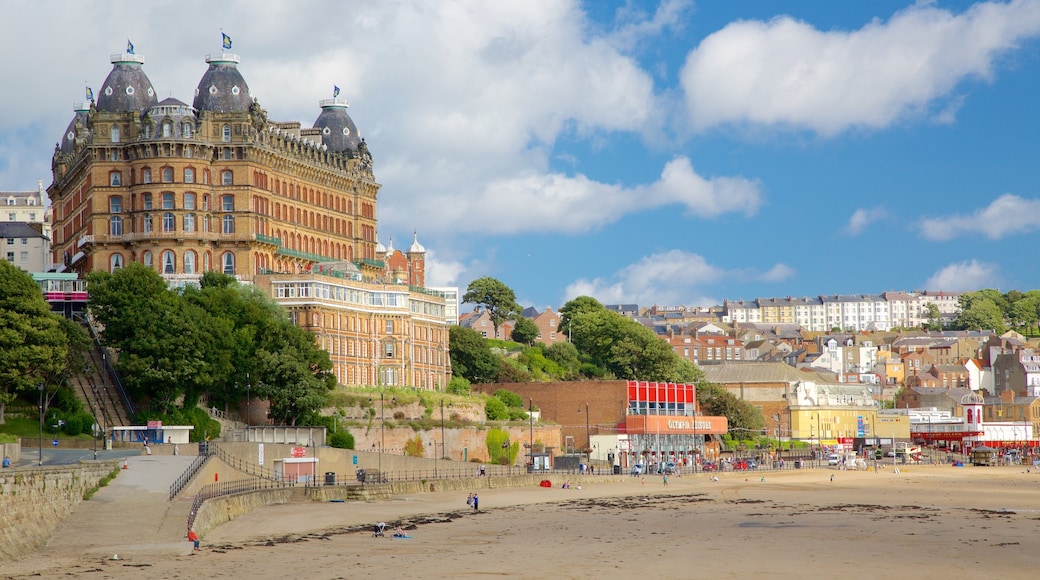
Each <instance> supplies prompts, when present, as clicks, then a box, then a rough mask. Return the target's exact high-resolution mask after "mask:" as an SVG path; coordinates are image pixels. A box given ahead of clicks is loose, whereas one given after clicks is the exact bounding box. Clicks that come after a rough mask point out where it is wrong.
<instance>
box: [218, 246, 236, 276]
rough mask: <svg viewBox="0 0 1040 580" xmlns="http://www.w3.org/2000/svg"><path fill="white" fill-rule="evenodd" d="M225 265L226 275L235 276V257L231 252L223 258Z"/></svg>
mask: <svg viewBox="0 0 1040 580" xmlns="http://www.w3.org/2000/svg"><path fill="white" fill-rule="evenodd" d="M221 262H222V263H223V268H224V273H225V274H228V275H231V276H233V275H234V274H235V255H234V254H232V253H231V252H226V253H225V254H224V255H223V256H222V257H221Z"/></svg>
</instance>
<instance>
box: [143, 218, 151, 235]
mask: <svg viewBox="0 0 1040 580" xmlns="http://www.w3.org/2000/svg"><path fill="white" fill-rule="evenodd" d="M141 225H142V228H141V231H143V232H144V233H146V234H150V233H152V214H150V213H146V214H144V218H143V219H142V220H141Z"/></svg>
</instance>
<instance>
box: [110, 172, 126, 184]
mask: <svg viewBox="0 0 1040 580" xmlns="http://www.w3.org/2000/svg"><path fill="white" fill-rule="evenodd" d="M108 184H109V185H110V186H112V187H119V186H121V185H123V175H122V174H121V173H119V172H118V171H113V172H112V173H109V174H108Z"/></svg>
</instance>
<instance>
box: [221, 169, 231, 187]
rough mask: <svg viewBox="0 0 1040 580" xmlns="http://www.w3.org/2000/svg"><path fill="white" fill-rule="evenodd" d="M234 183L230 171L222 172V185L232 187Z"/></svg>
mask: <svg viewBox="0 0 1040 580" xmlns="http://www.w3.org/2000/svg"><path fill="white" fill-rule="evenodd" d="M233 183H234V179H233V176H232V174H231V172H230V171H221V172H220V184H221V185H232V184H233Z"/></svg>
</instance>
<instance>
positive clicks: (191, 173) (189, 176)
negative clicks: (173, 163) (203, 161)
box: [184, 167, 195, 183]
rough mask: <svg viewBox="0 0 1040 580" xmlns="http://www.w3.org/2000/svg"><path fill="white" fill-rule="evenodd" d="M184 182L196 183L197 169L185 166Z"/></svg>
mask: <svg viewBox="0 0 1040 580" xmlns="http://www.w3.org/2000/svg"><path fill="white" fill-rule="evenodd" d="M184 183H195V170H194V169H192V168H190V167H186V168H184Z"/></svg>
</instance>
